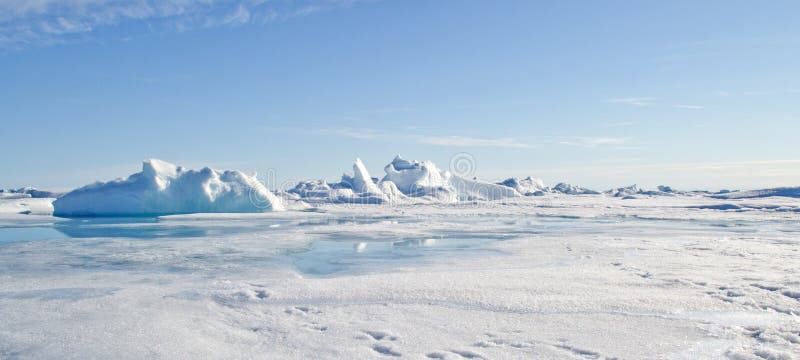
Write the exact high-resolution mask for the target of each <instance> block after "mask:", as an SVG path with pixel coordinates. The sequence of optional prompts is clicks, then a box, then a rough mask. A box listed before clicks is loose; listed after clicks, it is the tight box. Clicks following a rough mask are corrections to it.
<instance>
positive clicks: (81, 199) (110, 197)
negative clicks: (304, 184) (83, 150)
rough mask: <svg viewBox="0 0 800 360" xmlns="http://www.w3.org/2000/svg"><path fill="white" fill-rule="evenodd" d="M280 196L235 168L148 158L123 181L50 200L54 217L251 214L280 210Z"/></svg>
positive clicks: (110, 182)
mask: <svg viewBox="0 0 800 360" xmlns="http://www.w3.org/2000/svg"><path fill="white" fill-rule="evenodd" d="M283 209H284V207H283V204H282V202H281V200H280V199H279V198H278V197H276V196H275V195H274V194H273V193H272V192H270V191H269V190H268V189H267V188H266V187H265V186H264V185H263V184H261V183H260V182H259V181H258V180H257V179H256V177H255V175H253V176H249V175H246V174H245V173H243V172H240V171H217V170H213V169H211V168H208V167H206V168H203V169H201V170H188V169H185V168H183V167H181V166H176V165H173V164H170V163H168V162H165V161H161V160H156V159H150V160H146V161H144V162H143V163H142V171H141V172H139V173H135V174H133V175H131V176H129V177H128V178H127V179H117V180H113V181H109V182H97V183H95V184H91V185H87V186H84V187H82V188H80V189H77V190H73V191H71V192H69V193H67V194H65V195H64V196H62V197H60V198H58V199H56V200H55V201H54V202H53V214H54V215H55V216H62V217H72V216H138V215H167V214H187V213H221V212H226V213H253V212H267V211H280V210H283Z"/></svg>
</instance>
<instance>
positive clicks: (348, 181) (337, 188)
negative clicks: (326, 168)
mask: <svg viewBox="0 0 800 360" xmlns="http://www.w3.org/2000/svg"><path fill="white" fill-rule="evenodd" d="M389 190H391V189H389ZM288 193H290V194H294V195H297V196H298V197H299V199H301V200H303V201H307V202H311V203H353V204H383V203H385V202H390V201H391V200H392V199H390V198H389V196H387V195H386V194H384V191H383V190H382V187H379V186H378V185H377V184H375V181H374V179H373V178H372V177H370V176H369V172H368V171H367V168H366V166H364V163H363V162H362V161H361V159H356V160H355V162H354V164H353V175H350V174H343V175H342V179H341V181H339V182H338V183H328V182H327V181H325V180H307V181H301V182H299V183H298V184H297V185H296V186H295V187H294V188H293V189H290V190H289V191H288Z"/></svg>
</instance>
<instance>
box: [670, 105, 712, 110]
mask: <svg viewBox="0 0 800 360" xmlns="http://www.w3.org/2000/svg"><path fill="white" fill-rule="evenodd" d="M672 107H674V108H676V109H686V110H702V109H705V106H700V105H672Z"/></svg>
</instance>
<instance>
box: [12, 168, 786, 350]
mask: <svg viewBox="0 0 800 360" xmlns="http://www.w3.org/2000/svg"><path fill="white" fill-rule="evenodd" d="M400 167H401V168H402V167H403V166H400ZM407 169H408V168H407ZM176 175H177V172H176ZM382 184H389V183H388V182H384V183H381V184H376V185H377V186H381V185H382ZM384 186H386V187H390V186H389V185H384ZM29 200H35V199H29ZM15 201H16V200H15ZM0 204H2V202H0ZM721 204H722V205H724V204H735V205H736V206H737V207H738V208H736V209H733V210H726V209H727V208H728V207H726V206H717V205H721ZM797 207H798V204H797V201H796V199H792V198H785V197H772V198H759V199H735V200H724V201H721V200H718V199H713V198H709V197H705V196H685V195H676V196H670V197H641V198H639V199H634V200H622V199H621V198H614V197H605V196H568V195H562V194H557V193H555V194H554V193H548V194H546V195H545V196H540V197H514V198H507V199H505V200H503V201H502V202H496V201H495V202H491V201H490V202H478V203H474V202H470V203H452V204H435V205H423V204H419V203H412V202H409V203H402V204H392V205H389V204H383V205H348V206H340V205H338V204H317V208H316V210H317V211H315V212H301V211H283V212H267V213H252V214H190V215H172V216H163V217H159V218H144V217H137V218H130V219H124V218H92V219H58V218H52V217H46V216H32V215H28V216H23V215H14V214H4V215H2V216H0V324H2V326H0V358H3V359H6V358H10V359H16V358H36V359H56V358H118V359H128V358H130V359H134V358H170V359H190V358H275V359H278V358H279V359H308V358H351V359H355V358H357V359H362V358H383V357H390V358H391V357H402V358H443V359H448V358H449V359H463V358H475V359H479V358H485V359H530V358H535V359H564V358H567V359H570V358H572V359H582V358H620V359H642V358H648V359H650V358H667V359H670V358H671V359H705V358H732V359H754V358H770V357H772V358H777V359H781V358H786V359H791V358H793V357H794V358H796V357H797V354H798V353H800V341H798V337H800V326H798V322H797V320H796V319H797V315H798V314H800V300H798V298H800V283H799V282H798V280H797V265H796V264H797V263H798V262H800V254H799V253H798V252H797V251H796V250H797V248H798V246H800V240H799V239H798V235H799V234H800V221H798V220H800V212H796V211H789V210H791V209H794V210H796V209H797Z"/></svg>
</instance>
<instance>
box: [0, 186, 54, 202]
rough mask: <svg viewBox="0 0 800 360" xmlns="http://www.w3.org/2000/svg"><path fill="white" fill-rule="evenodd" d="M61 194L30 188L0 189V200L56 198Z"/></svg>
mask: <svg viewBox="0 0 800 360" xmlns="http://www.w3.org/2000/svg"><path fill="white" fill-rule="evenodd" d="M61 195H63V193H59V192H55V191H46V190H39V189H36V188H33V187H30V186H25V187H21V188H19V189H0V199H22V198H34V199H41V198H57V197H59V196H61Z"/></svg>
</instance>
